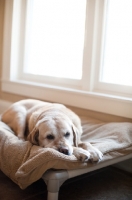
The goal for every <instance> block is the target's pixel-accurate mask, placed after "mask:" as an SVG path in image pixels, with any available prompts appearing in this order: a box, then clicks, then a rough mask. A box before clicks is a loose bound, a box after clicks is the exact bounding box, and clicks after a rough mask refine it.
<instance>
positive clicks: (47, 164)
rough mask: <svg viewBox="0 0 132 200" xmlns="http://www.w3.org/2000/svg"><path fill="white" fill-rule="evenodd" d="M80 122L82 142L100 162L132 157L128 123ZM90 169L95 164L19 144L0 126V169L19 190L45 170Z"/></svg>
mask: <svg viewBox="0 0 132 200" xmlns="http://www.w3.org/2000/svg"><path fill="white" fill-rule="evenodd" d="M81 121H82V127H83V134H82V141H88V142H90V143H91V144H92V145H93V146H95V147H97V148H98V149H99V150H100V151H101V152H102V153H103V154H104V156H103V160H102V161H100V162H106V161H107V160H110V159H113V158H117V157H121V156H125V155H127V154H130V153H132V123H127V122H124V123H104V122H101V121H98V120H95V119H91V118H88V117H87V118H86V117H81ZM92 165H95V163H94V164H92V163H91V162H90V161H89V162H84V163H83V162H81V161H78V160H77V159H76V158H75V156H73V155H72V156H67V155H64V154H62V153H59V152H57V151H56V150H54V149H49V148H42V147H39V146H36V145H32V144H31V143H30V142H29V141H21V140H19V139H18V137H16V136H15V135H14V133H13V131H12V130H11V129H10V128H9V127H8V126H7V125H6V124H4V123H3V122H0V169H1V170H2V171H3V172H4V173H5V174H6V175H7V176H8V177H9V178H11V179H12V180H13V181H14V182H15V183H16V184H18V185H19V187H20V188H21V189H24V188H26V187H27V186H29V185H30V184H32V183H33V182H35V181H37V180H38V179H40V178H41V177H42V175H43V174H44V172H45V171H47V170H48V169H51V168H54V169H78V168H86V167H89V166H90V167H91V166H92ZM96 165H98V163H96Z"/></svg>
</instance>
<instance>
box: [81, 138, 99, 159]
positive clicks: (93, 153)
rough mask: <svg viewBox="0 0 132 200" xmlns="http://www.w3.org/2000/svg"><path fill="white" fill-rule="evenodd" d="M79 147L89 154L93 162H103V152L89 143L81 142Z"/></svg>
mask: <svg viewBox="0 0 132 200" xmlns="http://www.w3.org/2000/svg"><path fill="white" fill-rule="evenodd" d="M78 146H79V147H81V148H82V149H84V150H86V151H88V152H89V154H90V160H91V161H93V162H98V161H100V160H102V157H103V154H102V152H101V151H99V150H98V149H97V148H96V147H93V146H92V145H91V144H90V143H89V142H81V143H79V144H78Z"/></svg>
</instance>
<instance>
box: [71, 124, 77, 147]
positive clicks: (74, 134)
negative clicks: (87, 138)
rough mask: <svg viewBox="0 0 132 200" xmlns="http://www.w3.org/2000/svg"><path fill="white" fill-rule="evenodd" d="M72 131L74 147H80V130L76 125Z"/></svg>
mask: <svg viewBox="0 0 132 200" xmlns="http://www.w3.org/2000/svg"><path fill="white" fill-rule="evenodd" d="M72 131H73V142H74V146H75V147H78V130H77V128H76V127H75V126H74V125H72Z"/></svg>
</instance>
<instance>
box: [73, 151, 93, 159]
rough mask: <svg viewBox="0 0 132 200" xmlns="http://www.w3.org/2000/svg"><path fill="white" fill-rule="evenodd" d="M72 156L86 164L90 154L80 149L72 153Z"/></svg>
mask: <svg viewBox="0 0 132 200" xmlns="http://www.w3.org/2000/svg"><path fill="white" fill-rule="evenodd" d="M73 154H74V156H75V157H76V158H77V159H78V160H81V161H82V162H87V161H88V160H89V159H90V153H89V152H88V151H86V150H84V149H82V148H77V149H76V150H75V151H74V152H73Z"/></svg>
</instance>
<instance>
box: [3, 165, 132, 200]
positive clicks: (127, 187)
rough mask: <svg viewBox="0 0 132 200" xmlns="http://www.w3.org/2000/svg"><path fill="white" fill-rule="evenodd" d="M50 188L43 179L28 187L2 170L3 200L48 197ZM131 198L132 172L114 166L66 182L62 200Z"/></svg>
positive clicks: (118, 199) (31, 199)
mask: <svg viewBox="0 0 132 200" xmlns="http://www.w3.org/2000/svg"><path fill="white" fill-rule="evenodd" d="M46 198H47V189H46V184H45V183H44V182H43V180H42V179H40V180H38V181H37V182H35V183H33V184H32V185H30V186H29V187H28V188H26V189H25V190H21V189H20V188H19V186H17V185H16V184H15V183H13V182H12V181H11V180H10V179H9V178H8V177H6V176H5V175H4V174H3V173H2V172H1V171H0V200H10V199H13V200H46ZM73 199H74V200H131V199H132V174H129V173H126V172H124V171H122V170H119V169H116V168H114V167H107V168H104V169H103V170H99V171H97V172H94V173H91V174H87V175H85V176H84V175H83V176H81V177H79V178H75V179H71V180H69V181H67V182H65V183H64V184H63V185H62V186H61V188H60V193H59V200H73Z"/></svg>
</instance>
